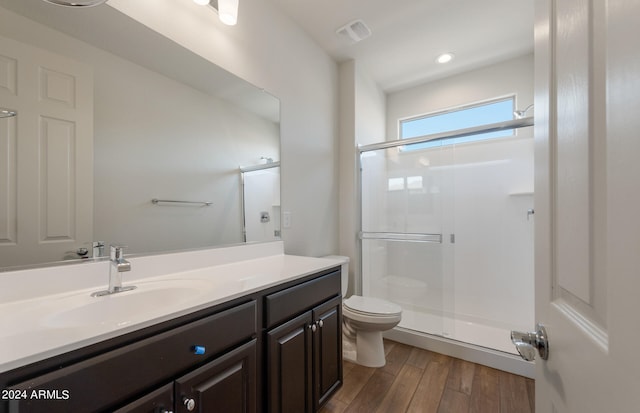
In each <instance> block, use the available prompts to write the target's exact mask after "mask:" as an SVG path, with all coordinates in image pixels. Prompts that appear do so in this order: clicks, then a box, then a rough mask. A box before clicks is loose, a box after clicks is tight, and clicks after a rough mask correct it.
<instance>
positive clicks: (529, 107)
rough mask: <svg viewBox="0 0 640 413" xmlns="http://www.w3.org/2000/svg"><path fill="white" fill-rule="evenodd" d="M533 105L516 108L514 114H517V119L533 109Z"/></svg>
mask: <svg viewBox="0 0 640 413" xmlns="http://www.w3.org/2000/svg"><path fill="white" fill-rule="evenodd" d="M532 107H533V103H532V104H530V105H529V106H527V107H526V108H524V110H515V111H514V112H513V116H515V117H516V119H522V118H524V116H525V115H526V114H527V112H528V111H529V109H531V108H532Z"/></svg>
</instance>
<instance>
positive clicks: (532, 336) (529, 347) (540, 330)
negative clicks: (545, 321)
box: [511, 324, 549, 361]
mask: <svg viewBox="0 0 640 413" xmlns="http://www.w3.org/2000/svg"><path fill="white" fill-rule="evenodd" d="M511 342H512V343H513V344H515V346H516V350H518V353H519V354H520V357H522V358H523V359H525V360H527V361H532V360H534V359H535V358H536V350H538V354H540V358H541V359H543V360H547V359H548V358H549V339H548V336H547V331H546V330H545V328H544V326H542V325H541V324H536V331H534V332H532V333H522V332H520V331H512V332H511Z"/></svg>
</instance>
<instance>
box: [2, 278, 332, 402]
mask: <svg viewBox="0 0 640 413" xmlns="http://www.w3.org/2000/svg"><path fill="white" fill-rule="evenodd" d="M341 309H342V306H341V296H340V271H339V270H328V271H324V272H321V273H318V274H315V275H311V276H308V277H305V278H303V279H301V280H299V281H291V282H288V283H286V284H284V285H283V286H281V287H277V286H276V287H271V288H268V289H266V290H263V291H260V292H256V293H253V294H250V295H248V296H246V297H240V298H237V299H235V300H234V301H233V302H229V303H225V304H221V305H218V306H216V307H212V308H210V309H205V310H200V311H198V312H196V313H193V314H190V315H186V316H183V317H181V318H179V319H175V320H170V321H167V322H165V323H162V324H159V325H155V326H152V327H149V328H147V329H144V330H141V331H139V332H134V333H130V334H129V335H126V336H122V337H117V338H115V339H111V340H109V341H105V342H100V343H96V344H94V345H92V346H89V347H86V348H83V349H79V350H75V351H73V352H70V353H66V354H63V355H60V356H56V357H53V358H51V359H46V360H43V361H41V362H38V363H35V364H32V365H27V366H24V367H21V368H18V369H16V370H13V371H11V372H8V373H2V374H0V389H13V390H16V391H19V390H24V391H25V392H26V393H25V394H27V395H31V394H33V393H32V392H34V391H35V392H36V393H35V394H37V392H40V391H42V392H45V393H43V394H45V396H44V397H42V398H39V399H38V398H33V397H25V398H20V399H14V400H11V401H9V400H0V413H4V412H11V413H17V412H19V413H28V412H38V413H41V412H45V411H46V412H48V413H49V412H50V413H56V412H65V413H67V412H116V413H169V412H172V413H173V412H175V413H188V412H203V413H204V412H206V413H211V412H225V413H257V412H263V411H269V412H294V413H303V412H316V411H318V410H319V408H320V406H322V404H323V403H324V402H325V401H326V400H327V398H328V397H329V396H330V395H331V394H333V392H334V391H335V390H337V388H338V387H339V386H340V385H341V384H342V330H341V329H342V310H341ZM47 391H48V392H49V393H46V392H47Z"/></svg>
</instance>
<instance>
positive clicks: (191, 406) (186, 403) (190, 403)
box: [182, 397, 196, 412]
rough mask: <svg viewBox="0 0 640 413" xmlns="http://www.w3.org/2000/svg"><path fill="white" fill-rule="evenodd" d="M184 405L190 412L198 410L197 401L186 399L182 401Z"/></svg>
mask: <svg viewBox="0 0 640 413" xmlns="http://www.w3.org/2000/svg"><path fill="white" fill-rule="evenodd" d="M182 403H183V404H184V407H186V408H187V410H189V411H190V412H192V411H193V409H195V408H196V401H195V400H193V399H187V398H186V397H185V398H183V399H182Z"/></svg>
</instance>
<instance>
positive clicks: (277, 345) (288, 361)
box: [267, 311, 314, 413]
mask: <svg viewBox="0 0 640 413" xmlns="http://www.w3.org/2000/svg"><path fill="white" fill-rule="evenodd" d="M311 323H312V319H311V311H308V312H306V313H304V314H302V315H300V316H298V317H296V318H294V319H293V320H291V321H288V322H286V323H284V324H282V325H281V326H279V327H277V328H274V329H273V330H270V331H269V332H267V389H268V390H267V399H268V409H269V410H268V411H269V412H272V413H280V412H282V413H304V412H311V411H312V410H313V407H314V403H313V401H312V387H311V385H312V380H313V376H312V375H311V367H312V360H313V359H312V351H313V343H312V339H313V336H312V331H311Z"/></svg>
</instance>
